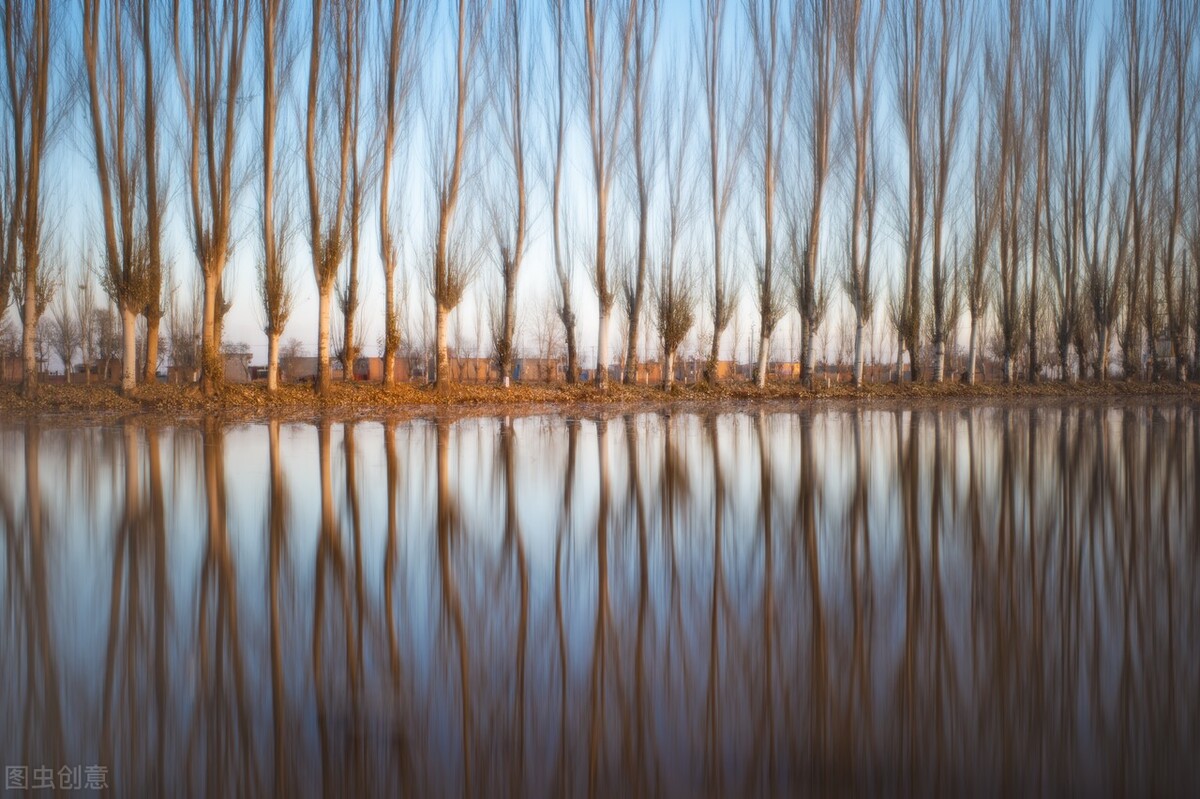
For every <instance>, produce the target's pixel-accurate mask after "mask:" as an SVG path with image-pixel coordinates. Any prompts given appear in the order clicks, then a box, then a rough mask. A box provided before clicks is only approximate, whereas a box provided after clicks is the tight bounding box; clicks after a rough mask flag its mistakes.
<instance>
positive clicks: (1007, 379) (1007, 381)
mask: <svg viewBox="0 0 1200 799" xmlns="http://www.w3.org/2000/svg"><path fill="white" fill-rule="evenodd" d="M1014 368H1015V363H1014V362H1013V356H1011V355H1005V356H1004V385H1006V386H1011V385H1012V382H1013V370H1014Z"/></svg>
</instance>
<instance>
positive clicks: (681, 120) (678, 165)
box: [652, 73, 696, 391]
mask: <svg viewBox="0 0 1200 799" xmlns="http://www.w3.org/2000/svg"><path fill="white" fill-rule="evenodd" d="M674 74H675V73H672V76H674ZM660 107H661V108H662V109H663V110H662V115H661V132H660V133H659V138H660V142H661V144H660V145H659V146H660V147H661V152H662V155H663V162H664V166H665V169H666V192H667V196H666V204H665V208H664V217H665V218H664V219H663V222H662V239H663V241H662V255H661V256H660V264H659V268H658V281H657V285H655V286H654V287H653V288H652V292H653V302H654V318H655V326H656V327H657V333H658V340H659V343H660V344H661V345H662V354H663V364H662V379H663V388H664V389H666V390H668V391H669V390H670V389H671V386H672V385H673V383H674V381H675V357H676V353H677V352H678V351H679V346H680V345H681V344H682V343H683V340H684V339H685V338H686V337H687V335H688V333H689V332H690V331H691V329H692V325H693V324H694V323H695V320H696V285H695V277H696V275H695V272H694V270H693V268H692V267H691V263H692V262H693V261H694V258H693V257H691V256H690V255H689V257H688V258H687V259H681V258H680V256H679V244H680V241H681V240H682V239H683V234H684V232H685V230H686V227H687V225H688V223H689V221H690V219H691V216H692V210H693V208H692V202H691V198H690V183H689V181H688V180H687V168H688V163H689V158H690V146H689V145H690V142H691V135H690V133H691V126H692V122H693V114H692V106H691V102H690V95H689V92H688V91H687V88H686V87H682V86H680V85H679V81H678V79H672V80H669V81H667V83H666V85H665V86H664V87H663V90H662V97H661V100H660ZM681 260H682V263H681Z"/></svg>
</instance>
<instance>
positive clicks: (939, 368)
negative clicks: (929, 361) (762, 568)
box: [933, 338, 946, 383]
mask: <svg viewBox="0 0 1200 799" xmlns="http://www.w3.org/2000/svg"><path fill="white" fill-rule="evenodd" d="M945 377H946V342H945V341H943V340H942V339H941V338H938V339H937V340H936V341H934V342H933V382H935V383H940V382H942V381H943V380H944V379H945Z"/></svg>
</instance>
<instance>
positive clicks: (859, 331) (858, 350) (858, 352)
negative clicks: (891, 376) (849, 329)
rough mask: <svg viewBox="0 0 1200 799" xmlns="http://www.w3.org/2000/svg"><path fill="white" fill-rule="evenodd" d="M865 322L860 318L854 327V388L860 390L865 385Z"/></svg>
mask: <svg viewBox="0 0 1200 799" xmlns="http://www.w3.org/2000/svg"><path fill="white" fill-rule="evenodd" d="M863 327H864V325H863V321H862V317H859V319H858V323H857V324H855V326H854V378H853V379H854V387H855V388H858V387H860V386H861V385H862V383H863Z"/></svg>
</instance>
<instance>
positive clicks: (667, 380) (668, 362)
mask: <svg viewBox="0 0 1200 799" xmlns="http://www.w3.org/2000/svg"><path fill="white" fill-rule="evenodd" d="M674 385H675V353H674V352H668V353H667V354H666V356H665V357H664V359H663V390H664V391H670V390H671V388H672V387H673V386H674Z"/></svg>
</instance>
